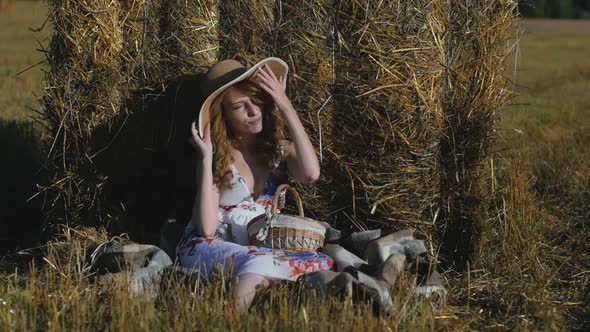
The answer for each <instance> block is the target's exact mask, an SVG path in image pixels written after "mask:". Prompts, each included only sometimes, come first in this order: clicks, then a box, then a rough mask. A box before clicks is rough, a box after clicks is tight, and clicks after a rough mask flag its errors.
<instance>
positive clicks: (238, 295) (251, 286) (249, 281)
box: [234, 272, 272, 314]
mask: <svg viewBox="0 0 590 332" xmlns="http://www.w3.org/2000/svg"><path fill="white" fill-rule="evenodd" d="M271 281H272V279H270V278H267V277H265V276H262V275H260V274H257V273H252V272H247V273H242V274H240V275H239V276H238V277H237V278H236V282H235V284H234V287H235V299H236V309H237V310H238V313H241V314H243V313H246V312H248V308H249V307H250V304H252V300H253V299H254V296H255V295H256V292H257V291H259V290H262V289H266V288H268V286H269V285H270V283H271Z"/></svg>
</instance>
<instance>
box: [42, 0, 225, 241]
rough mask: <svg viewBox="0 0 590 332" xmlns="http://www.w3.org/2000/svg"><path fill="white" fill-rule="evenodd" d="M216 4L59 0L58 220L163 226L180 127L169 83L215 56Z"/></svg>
mask: <svg viewBox="0 0 590 332" xmlns="http://www.w3.org/2000/svg"><path fill="white" fill-rule="evenodd" d="M215 10H216V9H215V5H214V4H210V3H209V2H205V1H193V2H190V3H189V2H182V1H173V2H172V1H171V2H169V1H139V0H137V1H86V0H81V1H53V2H51V7H50V14H49V15H50V20H51V22H52V24H53V28H54V34H53V37H52V41H51V44H50V48H49V50H48V51H47V52H46V54H47V57H48V60H49V65H50V70H49V71H48V72H47V74H46V86H47V87H46V89H45V96H44V115H45V122H46V125H47V128H48V131H47V134H46V137H45V142H46V144H47V147H48V150H49V152H50V154H49V155H50V160H49V162H48V163H47V166H48V167H50V168H51V173H52V174H54V176H53V178H52V182H51V183H50V184H48V185H47V186H45V187H44V188H43V190H44V191H46V192H47V193H48V195H49V197H50V198H51V202H50V203H51V204H50V209H49V211H48V213H49V218H50V219H51V220H52V222H53V223H54V224H55V223H60V222H70V221H73V222H76V223H83V224H97V223H99V224H109V223H110V224H119V225H123V226H122V228H123V229H124V230H127V231H128V230H129V228H132V229H136V230H138V231H141V232H142V233H143V234H146V233H149V234H151V235H153V234H157V231H154V229H157V223H159V222H162V221H163V220H161V219H162V218H164V217H163V216H165V215H166V213H167V211H166V210H167V209H168V208H169V206H168V205H169V199H166V196H165V195H166V194H167V193H169V192H170V188H168V187H167V184H166V179H168V175H169V174H170V173H171V172H172V171H171V170H170V168H169V167H168V161H169V160H168V155H167V150H166V148H167V146H168V144H169V143H170V138H171V137H172V136H173V133H172V131H174V130H176V129H175V128H174V126H173V121H174V114H173V113H172V112H166V110H167V109H166V108H165V107H164V105H165V101H164V99H165V98H163V97H164V96H165V92H166V91H165V89H166V87H167V86H168V84H170V83H171V82H172V81H173V80H174V79H175V78H176V77H178V76H179V75H181V74H184V73H193V72H195V71H199V70H203V69H204V68H207V67H209V66H210V64H211V63H213V62H214V59H215V58H216V54H217V46H216V40H217V36H216V30H215V28H214V27H215V26H216V18H215V16H216V14H215ZM62 218H63V219H62ZM156 219H160V220H156ZM146 224H148V225H149V224H153V225H154V226H153V227H146V226H145V225H146ZM111 226H113V225H111ZM142 229H143V230H142ZM150 232H151V233H150ZM132 233H133V232H132ZM152 233H153V234H152Z"/></svg>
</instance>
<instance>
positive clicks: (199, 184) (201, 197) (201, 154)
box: [190, 122, 219, 237]
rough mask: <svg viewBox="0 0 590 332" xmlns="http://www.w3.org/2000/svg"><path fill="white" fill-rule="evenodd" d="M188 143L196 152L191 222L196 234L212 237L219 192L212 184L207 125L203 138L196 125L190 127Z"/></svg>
mask: <svg viewBox="0 0 590 332" xmlns="http://www.w3.org/2000/svg"><path fill="white" fill-rule="evenodd" d="M191 134H192V136H191V138H190V143H191V145H192V146H193V147H194V149H195V151H196V152H197V169H196V188H197V190H196V193H195V201H194V203H193V214H192V218H191V222H192V223H193V224H194V225H195V227H196V228H197V233H198V234H199V235H201V236H204V237H209V236H214V235H215V231H216V230H217V225H218V220H217V211H218V206H219V191H218V189H217V186H215V184H214V183H213V152H212V150H213V149H212V145H211V133H210V129H209V125H207V126H205V128H204V135H203V138H201V137H200V136H199V133H198V130H197V129H196V124H195V123H194V122H193V124H192V126H191Z"/></svg>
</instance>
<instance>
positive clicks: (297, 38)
mask: <svg viewBox="0 0 590 332" xmlns="http://www.w3.org/2000/svg"><path fill="white" fill-rule="evenodd" d="M277 16H278V22H277V30H276V36H277V40H276V47H275V50H276V54H277V56H279V57H281V58H282V59H285V61H286V62H287V63H288V64H289V67H290V70H291V72H290V77H289V81H288V91H287V92H288V94H289V96H290V98H291V101H292V103H293V106H294V108H295V109H296V110H297V113H298V114H299V117H300V118H301V121H302V123H303V125H304V126H305V128H306V130H307V132H308V134H309V135H310V139H311V141H312V144H313V145H314V146H315V147H316V148H317V149H318V152H319V158H320V164H321V168H322V177H321V180H320V181H319V182H318V183H317V184H315V185H313V186H298V191H299V192H300V194H301V196H302V198H303V200H304V201H305V203H306V204H305V207H306V209H307V212H306V213H308V214H309V215H310V216H313V217H314V218H316V219H321V220H330V221H332V222H333V221H334V218H333V217H330V214H329V213H330V212H331V211H333V210H337V209H338V208H339V206H338V205H339V204H337V202H336V201H335V200H333V192H334V189H333V187H334V186H335V185H336V184H335V183H334V182H335V181H339V180H340V179H341V178H342V175H343V174H341V173H342V172H341V170H339V168H338V167H337V165H336V164H335V160H334V158H330V156H329V155H328V154H329V153H328V152H327V149H329V148H330V146H331V143H330V140H331V139H332V138H333V135H332V114H333V111H332V108H333V105H334V99H333V97H334V91H333V88H334V72H333V70H334V66H333V62H334V59H335V58H334V55H335V54H334V47H333V44H334V38H333V31H334V15H333V7H332V1H296V0H292V1H282V3H281V7H280V8H279V12H278V15H277ZM335 203H336V204H335Z"/></svg>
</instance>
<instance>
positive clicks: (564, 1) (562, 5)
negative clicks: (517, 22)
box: [518, 0, 590, 19]
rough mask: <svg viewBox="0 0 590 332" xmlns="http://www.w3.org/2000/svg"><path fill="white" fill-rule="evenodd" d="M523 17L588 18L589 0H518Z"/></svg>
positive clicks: (589, 15) (589, 16)
mask: <svg viewBox="0 0 590 332" xmlns="http://www.w3.org/2000/svg"><path fill="white" fill-rule="evenodd" d="M518 10H519V11H520V13H521V15H522V16H524V17H548V18H575V19H590V0H520V1H519V2H518Z"/></svg>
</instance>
